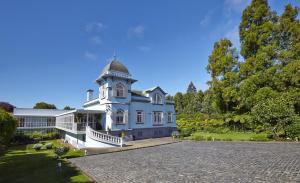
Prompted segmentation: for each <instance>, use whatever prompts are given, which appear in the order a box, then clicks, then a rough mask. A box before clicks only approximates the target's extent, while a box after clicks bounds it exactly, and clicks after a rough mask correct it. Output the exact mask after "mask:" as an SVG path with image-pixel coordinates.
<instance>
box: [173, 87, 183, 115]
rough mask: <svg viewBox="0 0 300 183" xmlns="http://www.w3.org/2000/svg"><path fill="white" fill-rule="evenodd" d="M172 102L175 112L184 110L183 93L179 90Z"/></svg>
mask: <svg viewBox="0 0 300 183" xmlns="http://www.w3.org/2000/svg"><path fill="white" fill-rule="evenodd" d="M174 102H175V112H176V113H182V112H183V110H184V104H183V95H182V93H181V92H177V93H176V94H175V96H174Z"/></svg>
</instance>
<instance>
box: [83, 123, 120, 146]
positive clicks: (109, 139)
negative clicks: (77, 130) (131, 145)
mask: <svg viewBox="0 0 300 183" xmlns="http://www.w3.org/2000/svg"><path fill="white" fill-rule="evenodd" d="M86 135H88V136H89V137H90V138H91V139H93V140H96V141H99V142H103V143H107V144H112V145H116V146H120V147H122V146H123V139H122V138H120V137H116V136H112V135H108V134H105V133H101V132H98V131H96V130H93V129H92V128H91V127H89V126H87V127H86Z"/></svg>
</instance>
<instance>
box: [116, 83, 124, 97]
mask: <svg viewBox="0 0 300 183" xmlns="http://www.w3.org/2000/svg"><path fill="white" fill-rule="evenodd" d="M124 90H125V87H124V85H123V84H122V83H118V84H117V85H116V91H115V92H116V93H115V96H116V97H125V94H124V92H125V91H124Z"/></svg>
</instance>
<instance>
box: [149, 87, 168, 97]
mask: <svg viewBox="0 0 300 183" xmlns="http://www.w3.org/2000/svg"><path fill="white" fill-rule="evenodd" d="M156 89H159V90H160V91H161V92H162V93H163V94H165V95H166V94H167V93H166V92H165V91H164V90H163V89H161V87H159V86H155V87H153V88H149V89H147V90H145V92H152V91H154V90H156Z"/></svg>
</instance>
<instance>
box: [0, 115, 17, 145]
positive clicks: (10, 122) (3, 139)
mask: <svg viewBox="0 0 300 183" xmlns="http://www.w3.org/2000/svg"><path fill="white" fill-rule="evenodd" d="M16 128H17V120H16V119H15V118H14V117H13V116H12V115H10V114H9V113H7V112H5V111H4V110H1V109H0V144H4V145H7V144H8V143H9V141H10V139H11V137H12V136H13V134H14V133H15V131H16Z"/></svg>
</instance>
